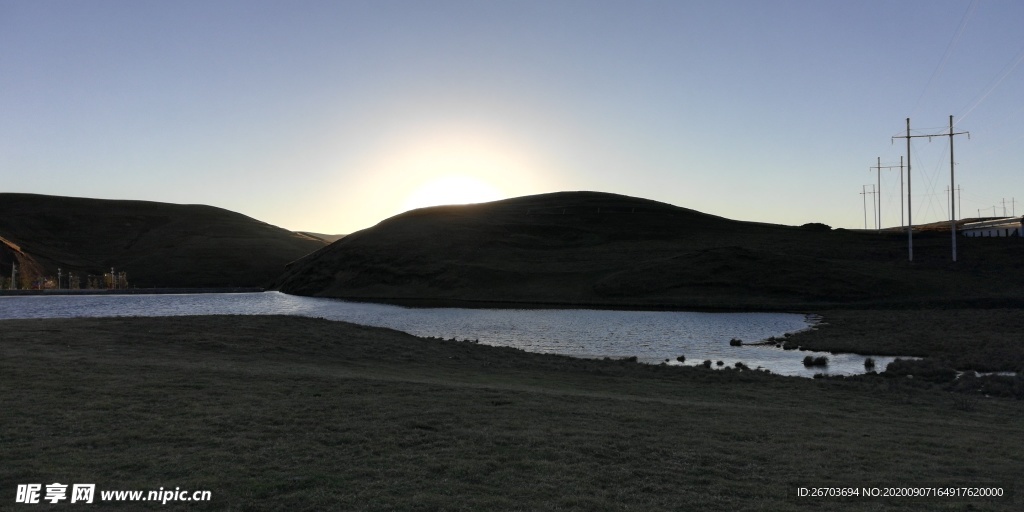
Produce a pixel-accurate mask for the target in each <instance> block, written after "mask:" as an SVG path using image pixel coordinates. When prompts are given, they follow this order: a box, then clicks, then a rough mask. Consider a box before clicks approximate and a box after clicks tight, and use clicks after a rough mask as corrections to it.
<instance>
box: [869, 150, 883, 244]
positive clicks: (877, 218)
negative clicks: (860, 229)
mask: <svg viewBox="0 0 1024 512" xmlns="http://www.w3.org/2000/svg"><path fill="white" fill-rule="evenodd" d="M874 169H875V170H876V171H877V178H876V179H877V181H878V211H877V212H876V213H875V231H877V232H881V231H882V157H878V160H877V161H876V163H875V167H874ZM874 198H875V197H874V196H871V199H874Z"/></svg>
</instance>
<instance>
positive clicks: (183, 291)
mask: <svg viewBox="0 0 1024 512" xmlns="http://www.w3.org/2000/svg"><path fill="white" fill-rule="evenodd" d="M265 291H267V290H266V289H265V288H259V287H241V286H238V287H219V288H128V289H125V290H98V289H79V290H0V297H5V296H6V297H20V296H33V295H190V294H196V293H259V292H265Z"/></svg>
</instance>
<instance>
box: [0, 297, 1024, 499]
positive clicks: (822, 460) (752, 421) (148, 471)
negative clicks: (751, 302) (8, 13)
mask: <svg viewBox="0 0 1024 512" xmlns="http://www.w3.org/2000/svg"><path fill="white" fill-rule="evenodd" d="M0 333H2V334H0V375H2V376H3V378H2V379H0V400H2V403H3V408H4V421H3V423H2V424H0V425H2V426H0V429H2V430H0V460H3V464H0V489H3V490H4V491H3V494H2V496H0V498H2V500H3V501H2V503H4V505H3V506H9V505H7V504H10V503H12V502H13V493H14V489H15V486H16V485H17V484H19V483H31V482H39V483H50V482H54V481H58V482H94V483H96V484H97V487H98V488H101V489H152V488H157V487H160V486H163V487H168V486H171V487H173V486H180V487H181V488H184V489H208V490H211V491H212V492H213V502H211V503H209V504H207V506H206V507H202V506H200V507H191V506H190V507H188V508H189V509H192V508H195V509H210V510H325V509H338V510H680V509H682V510H783V511H785V510H823V509H837V508H840V509H842V510H877V509H878V507H881V506H885V507H886V509H887V510H963V509H964V507H965V506H967V505H972V506H974V507H975V510H1019V507H1020V501H1019V500H1018V501H1017V502H1016V503H1014V502H1012V501H1011V500H1003V501H983V500H975V501H956V502H943V501H936V500H929V501H927V502H915V501H909V500H902V501H898V500H896V501H878V500H875V501H872V500H853V501H848V502H843V503H842V504H840V503H839V502H836V501H821V500H810V499H804V500H798V499H797V498H795V497H794V496H795V488H796V486H797V485H798V484H805V485H810V484H823V483H825V482H831V483H834V484H840V485H868V484H876V485H877V484H886V485H888V484H892V485H907V484H914V483H936V484H937V483H942V484H958V485H960V484H967V483H975V482H994V483H999V484H1001V485H1004V486H1007V485H1016V486H1017V488H1018V489H1021V486H1020V484H1021V483H1022V481H1021V478H1022V477H1021V473H1020V468H1021V467H1024V451H1022V450H1021V447H1020V433H1021V432H1022V431H1024V404H1022V403H1021V402H1019V401H1013V400H998V399H979V400H978V401H977V402H974V403H971V404H970V406H969V407H967V406H964V404H962V403H957V402H954V401H952V399H951V398H950V395H949V394H948V393H943V392H937V391H928V390H920V389H913V388H904V387H901V386H900V385H899V383H898V382H896V383H895V385H892V384H890V385H889V387H888V388H887V389H886V390H884V391H881V392H878V391H874V389H875V388H874V387H872V386H873V385H872V384H865V383H858V382H842V381H835V382H833V381H821V380H809V379H795V378H783V377H775V376H770V375H763V374H760V373H758V372H741V371H736V370H723V371H712V370H704V369H700V368H678V367H661V366H647V365H639V364H635V363H627V362H618V361H587V360H576V359H570V358H566V357H558V356H546V355H538V354H528V353H524V352H521V351H517V350H513V349H500V348H493V347H486V346H479V345H476V344H472V343H460V342H445V341H437V340H423V339H419V338H415V337H412V336H408V335H405V334H402V333H397V332H394V331H388V330H383V329H375V328H367V327H359V326H354V325H350V324H344V323H336V322H327V321H322V320H312V319H301V318H287V317H194V318H152V319H71V320H15V321H4V322H0ZM840 505H841V506H840ZM64 506H65V507H66V506H68V505H64ZM166 506H167V507H179V506H184V505H182V504H169V505H166ZM126 508H133V507H130V506H129V507H126ZM151 508H155V507H151ZM33 509H39V510H44V509H47V506H42V505H41V506H36V507H33Z"/></svg>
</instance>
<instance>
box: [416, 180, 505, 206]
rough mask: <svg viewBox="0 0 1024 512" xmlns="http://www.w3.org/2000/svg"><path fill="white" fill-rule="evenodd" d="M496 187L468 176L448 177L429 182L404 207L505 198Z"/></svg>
mask: <svg viewBox="0 0 1024 512" xmlns="http://www.w3.org/2000/svg"><path fill="white" fill-rule="evenodd" d="M504 197H505V195H504V194H503V193H502V191H501V190H499V189H498V188H497V187H495V186H494V185H492V184H490V183H488V182H486V181H484V180H481V179H477V178H474V177H472V176H466V175H460V174H455V175H448V176H441V177H439V178H435V179H432V180H430V181H427V182H426V183H424V184H423V185H421V186H420V187H419V188H417V189H415V190H413V191H412V193H410V194H409V195H408V196H407V197H406V199H405V202H404V203H403V205H402V209H404V210H413V209H416V208H423V207H427V206H439V205H446V204H470V203H483V202H487V201H494V200H497V199H502V198H504Z"/></svg>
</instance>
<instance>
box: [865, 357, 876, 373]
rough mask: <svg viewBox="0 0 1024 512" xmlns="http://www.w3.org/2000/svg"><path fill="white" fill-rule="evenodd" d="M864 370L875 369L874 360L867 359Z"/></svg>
mask: <svg viewBox="0 0 1024 512" xmlns="http://www.w3.org/2000/svg"><path fill="white" fill-rule="evenodd" d="M864 369H865V370H868V371H871V370H874V369H875V360H874V359H873V358H870V357H869V358H867V359H865V360H864Z"/></svg>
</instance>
